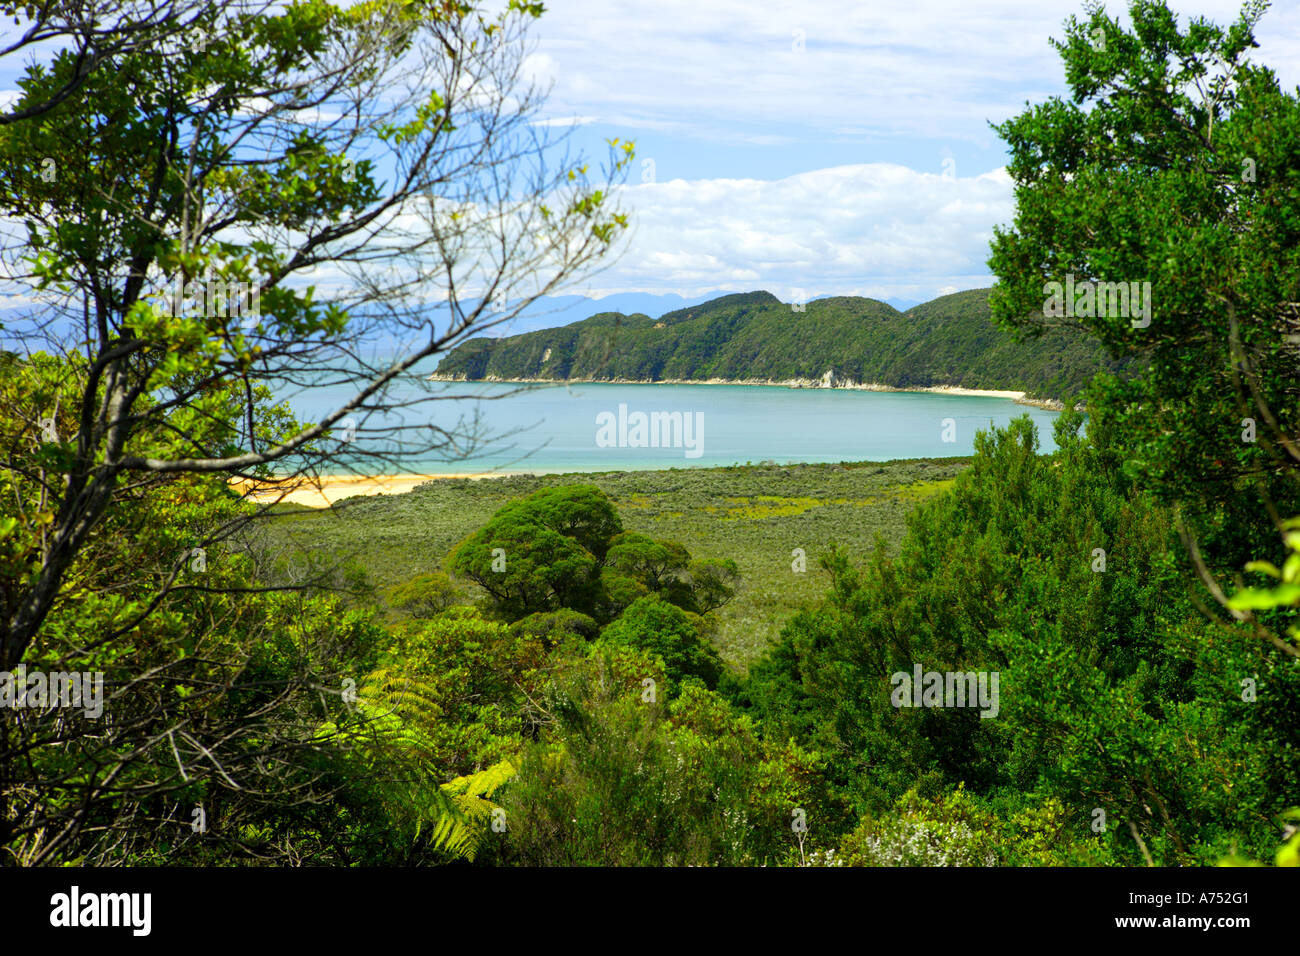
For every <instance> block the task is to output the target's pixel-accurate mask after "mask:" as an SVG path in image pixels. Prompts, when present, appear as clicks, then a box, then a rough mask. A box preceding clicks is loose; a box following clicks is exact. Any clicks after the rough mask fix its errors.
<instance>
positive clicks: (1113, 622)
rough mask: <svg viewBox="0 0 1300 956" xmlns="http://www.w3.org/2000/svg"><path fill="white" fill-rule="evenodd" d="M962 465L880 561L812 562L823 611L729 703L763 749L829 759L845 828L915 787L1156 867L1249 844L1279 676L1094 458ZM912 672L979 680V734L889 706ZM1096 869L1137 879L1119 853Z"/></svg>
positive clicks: (949, 718)
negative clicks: (821, 569) (994, 680)
mask: <svg viewBox="0 0 1300 956" xmlns="http://www.w3.org/2000/svg"><path fill="white" fill-rule="evenodd" d="M1066 430H1068V428H1067V429H1066ZM976 447H977V454H976V458H975V460H974V463H973V464H972V466H971V468H970V469H969V470H967V471H966V472H964V473H963V474H962V475H960V476H959V477H958V479H957V481H956V483H955V485H954V487H953V489H952V490H951V491H950V492H948V493H945V494H942V495H939V496H937V497H935V498H932V499H930V500H928V501H926V502H925V503H923V504H921V505H920V506H919V507H918V508H917V509H916V510H915V511H914V512H913V513H912V515H911V516H910V518H909V521H908V524H909V531H908V535H907V537H906V538H905V540H904V541H903V543H902V545H901V547H900V549H899V553H898V555H897V556H896V557H894V558H892V559H891V558H888V557H886V556H885V555H884V554H883V553H879V552H878V553H877V554H876V555H875V556H874V557H872V558H871V559H870V561H869V562H868V563H867V564H866V566H865V567H864V568H862V569H857V568H854V567H853V566H852V565H851V564H850V563H849V561H848V559H847V556H846V555H844V554H843V553H841V552H835V553H832V554H831V555H830V556H829V557H828V558H827V560H826V562H825V566H826V568H827V570H828V571H829V572H830V575H831V588H830V591H829V593H828V595H827V598H826V600H825V601H824V602H823V604H822V605H821V606H819V607H815V608H812V609H810V610H808V611H807V612H804V613H802V614H799V615H796V617H795V618H794V619H793V620H792V621H791V623H790V624H789V625H788V627H787V628H786V631H785V635H784V639H783V642H782V644H781V645H780V646H778V647H777V648H776V649H774V651H773V653H772V655H771V656H770V657H769V658H768V659H767V660H765V661H763V662H760V663H759V664H757V665H755V666H753V667H752V668H751V670H750V679H749V681H748V682H747V683H746V684H744V685H742V686H741V687H740V688H739V689H738V690H737V692H736V698H737V700H739V701H740V702H742V703H743V704H744V705H745V706H747V708H749V710H750V712H751V713H753V714H754V715H755V716H756V718H758V719H759V721H760V723H761V725H762V726H763V727H764V731H765V733H768V734H770V735H772V736H774V737H775V738H777V739H785V738H786V737H788V736H793V737H794V738H795V739H796V740H799V741H800V742H802V743H804V744H805V745H806V746H810V747H816V748H817V749H820V750H823V751H825V752H828V753H839V754H843V755H844V756H843V757H842V758H840V760H838V761H837V763H836V764H835V765H833V766H832V767H831V768H830V770H829V772H830V776H831V778H832V779H833V780H835V781H836V782H837V785H838V786H840V787H842V788H843V789H842V791H841V792H843V793H844V794H845V796H846V797H848V798H850V799H853V800H854V801H855V802H856V804H857V805H858V806H859V807H860V808H861V812H863V813H864V814H869V813H879V812H881V811H883V810H884V809H885V808H886V807H889V806H891V805H893V804H894V802H895V801H896V800H897V799H898V798H899V797H900V796H901V795H902V794H903V793H905V792H906V791H907V790H908V789H910V788H911V787H913V786H915V785H916V781H918V780H922V779H933V780H934V781H935V782H936V784H937V785H939V786H944V787H955V786H957V785H958V784H964V785H965V786H966V787H967V788H968V789H969V790H970V791H971V792H972V793H974V794H976V795H981V796H992V795H994V794H997V793H1000V792H1003V791H1008V792H1023V793H1038V794H1041V795H1042V797H1043V798H1045V799H1046V798H1052V797H1054V798H1056V799H1058V800H1060V801H1061V803H1062V804H1063V805H1065V806H1068V807H1071V808H1076V809H1075V810H1074V811H1073V812H1074V813H1076V814H1083V813H1086V812H1091V810H1092V808H1102V809H1104V810H1105V812H1106V814H1107V816H1108V817H1109V819H1110V826H1111V827H1112V829H1117V830H1118V831H1119V833H1120V835H1121V837H1122V836H1123V835H1125V834H1127V833H1128V832H1129V827H1130V824H1131V825H1132V826H1133V827H1136V828H1137V831H1138V832H1139V833H1140V834H1145V836H1144V841H1145V843H1146V846H1147V848H1148V850H1149V851H1150V852H1151V853H1152V854H1153V855H1155V856H1156V858H1157V859H1160V860H1163V861H1186V860H1192V859H1194V860H1198V861H1201V862H1204V861H1207V860H1209V859H1212V858H1213V856H1214V854H1216V853H1217V852H1219V848H1220V847H1224V848H1226V847H1227V844H1228V842H1229V841H1230V840H1231V839H1237V840H1239V841H1241V842H1243V843H1248V844H1249V845H1251V846H1259V845H1261V842H1262V841H1264V840H1265V839H1266V829H1265V827H1264V826H1262V822H1263V821H1264V820H1266V819H1267V817H1268V815H1269V813H1271V812H1276V810H1277V809H1279V808H1278V807H1277V801H1278V800H1279V794H1281V793H1283V792H1284V790H1285V786H1286V785H1285V783H1283V781H1284V780H1285V779H1287V775H1288V774H1294V773H1295V766H1294V760H1293V758H1292V756H1291V755H1292V754H1294V753H1295V747H1294V740H1295V727H1296V723H1295V716H1294V713H1293V708H1292V706H1291V701H1293V700H1294V690H1293V688H1295V686H1296V678H1297V672H1296V668H1295V667H1294V666H1291V665H1290V664H1286V663H1282V662H1277V661H1271V662H1265V661H1261V660H1260V659H1259V657H1258V655H1257V654H1254V653H1252V647H1251V644H1250V643H1249V634H1248V633H1247V632H1245V631H1244V630H1243V629H1240V628H1238V629H1235V630H1234V629H1224V628H1223V627H1221V626H1220V625H1216V624H1212V623H1210V622H1206V621H1204V620H1203V619H1201V617H1200V615H1199V614H1198V613H1197V611H1196V609H1195V608H1194V607H1193V606H1192V604H1191V603H1190V602H1189V601H1188V599H1187V596H1186V591H1185V585H1184V583H1183V582H1184V575H1185V574H1186V571H1185V570H1184V569H1183V568H1182V567H1180V566H1179V561H1178V559H1177V554H1178V542H1177V540H1176V538H1174V537H1173V536H1172V535H1171V529H1170V525H1171V522H1170V519H1169V516H1168V514H1167V512H1164V511H1163V510H1162V509H1161V508H1160V507H1159V506H1158V505H1156V504H1155V503H1153V502H1152V501H1150V500H1149V499H1147V498H1146V497H1145V496H1143V495H1142V494H1141V493H1140V492H1138V491H1137V490H1136V489H1133V488H1132V487H1130V486H1127V484H1126V482H1125V481H1124V479H1123V478H1122V477H1121V476H1120V475H1119V474H1117V473H1116V472H1115V471H1114V470H1112V469H1111V468H1109V467H1107V466H1106V464H1105V462H1106V460H1107V457H1108V452H1107V450H1106V449H1104V448H1103V449H1097V448H1095V447H1094V446H1093V445H1092V443H1091V442H1090V441H1084V440H1082V439H1076V440H1071V441H1068V442H1066V443H1065V447H1063V448H1062V450H1061V451H1059V452H1058V453H1056V454H1054V455H1052V456H1049V457H1042V456H1038V455H1036V453H1035V452H1036V448H1035V435H1034V431H1033V428H1032V426H1031V424H1030V422H1029V421H1028V420H1027V419H1019V420H1016V421H1014V422H1013V423H1012V424H1011V425H1010V426H1009V427H1008V428H1007V429H1006V430H994V431H993V432H992V433H988V434H983V433H982V434H981V435H980V437H979V438H978V439H977V445H976ZM1096 549H1103V550H1104V552H1105V556H1104V557H1105V570H1104V571H1102V570H1099V568H1100V564H1099V552H1098V551H1097V550H1096ZM916 664H920V665H921V666H922V667H923V669H924V670H927V671H929V670H936V671H941V672H942V671H958V672H970V671H983V672H986V673H997V674H999V675H1000V709H999V711H998V714H997V715H996V717H994V718H993V719H985V718H982V717H981V716H980V714H979V712H978V711H976V710H974V709H957V708H910V707H906V708H895V707H894V706H893V705H892V702H891V686H890V680H889V678H890V675H891V674H892V673H894V672H897V671H903V672H907V673H910V672H911V671H912V669H913V666H914V665H916ZM1252 674H1255V675H1257V677H1258V680H1259V683H1260V685H1261V686H1267V687H1268V688H1269V690H1268V693H1267V694H1263V695H1261V697H1260V700H1259V701H1258V702H1246V701H1245V700H1243V698H1242V696H1241V695H1240V690H1241V686H1240V685H1241V680H1242V679H1243V678H1245V677H1248V676H1250V675H1252ZM1073 823H1074V826H1075V828H1076V830H1077V829H1079V828H1080V827H1082V826H1084V825H1085V823H1086V821H1084V820H1082V819H1080V818H1078V817H1076V818H1075V820H1074V821H1073ZM1115 853H1116V859H1117V860H1122V861H1126V862H1140V861H1141V860H1142V852H1141V849H1140V848H1139V847H1138V846H1137V845H1136V843H1135V842H1133V841H1127V840H1125V841H1123V842H1122V843H1120V844H1117V845H1116V847H1115Z"/></svg>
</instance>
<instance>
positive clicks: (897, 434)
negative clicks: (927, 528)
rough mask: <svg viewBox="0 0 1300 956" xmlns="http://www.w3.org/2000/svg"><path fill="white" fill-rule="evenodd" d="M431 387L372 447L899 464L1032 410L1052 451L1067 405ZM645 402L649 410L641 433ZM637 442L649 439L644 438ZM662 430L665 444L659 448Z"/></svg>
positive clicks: (305, 403)
mask: <svg viewBox="0 0 1300 956" xmlns="http://www.w3.org/2000/svg"><path fill="white" fill-rule="evenodd" d="M432 388H433V392H432V394H435V395H439V396H441V397H440V398H439V399H438V400H437V401H431V402H427V403H425V404H421V405H416V406H413V407H408V408H405V409H401V410H400V411H394V412H391V413H387V414H385V415H382V416H381V415H372V416H371V417H370V418H368V419H362V418H360V417H358V418H357V419H356V426H357V434H356V438H355V439H354V441H356V442H357V443H358V444H361V443H363V442H364V444H365V445H366V446H367V447H372V448H373V447H376V446H381V447H382V446H383V445H385V443H394V442H396V441H397V440H398V438H397V436H401V437H400V440H401V441H405V442H416V441H420V440H427V438H428V437H429V432H428V426H430V425H433V426H436V427H440V428H444V429H447V430H449V431H453V432H461V433H463V432H464V431H465V430H466V429H467V428H471V427H472V428H473V430H475V431H476V432H477V433H478V434H479V435H480V436H482V437H483V438H487V439H493V436H495V438H494V440H487V441H479V442H477V443H470V444H469V445H466V444H462V445H461V446H460V448H459V449H457V450H452V451H444V452H439V453H434V454H430V455H423V456H420V457H419V458H416V459H404V460H403V461H402V462H401V467H400V469H399V470H401V471H404V472H407V473H418V474H431V473H438V472H481V471H504V472H513V471H533V472H569V471H631V470H638V469H663V468H694V467H712V466H718V465H732V464H745V463H746V462H752V463H755V464H757V463H759V462H762V461H769V460H770V461H775V462H777V463H779V464H788V463H794V462H841V461H888V460H890V459H896V458H943V457H953V456H965V455H970V454H973V452H974V440H975V433H976V431H977V430H981V429H984V430H987V429H988V428H989V426H990V424H996V425H999V426H1005V425H1006V424H1007V422H1009V421H1010V420H1011V419H1012V418H1016V417H1019V416H1021V415H1025V414H1028V415H1029V416H1030V417H1031V418H1032V419H1033V420H1034V422H1035V424H1036V425H1037V426H1038V434H1039V442H1040V448H1041V450H1042V451H1045V452H1046V451H1052V450H1054V449H1055V444H1054V443H1053V441H1052V423H1053V420H1054V419H1055V418H1056V415H1057V413H1056V412H1050V411H1046V410H1043V409H1037V408H1031V407H1028V406H1024V405H1017V404H1015V403H1014V402H1013V401H1011V400H1009V399H1001V398H983V397H973V396H970V397H968V396H954V395H936V394H931V393H926V392H866V391H850V390H846V389H810V388H802V389H801V388H779V387H772V386H762V385H606V384H599V385H596V384H575V385H570V386H563V385H561V386H547V387H536V388H532V387H530V389H529V390H527V391H525V392H518V386H510V385H501V384H495V383H486V382H471V383H454V384H453V383H438V384H436V385H433V386H432ZM511 392H515V394H510V393H511ZM423 394H425V393H424V392H423V391H422V390H421V386H420V385H419V384H417V383H415V382H413V381H412V382H408V383H406V384H403V385H399V386H397V387H395V388H394V389H393V390H392V391H391V392H390V393H389V399H390V400H391V401H402V400H405V399H409V398H415V397H417V396H420V395H423ZM452 396H456V397H452ZM282 397H285V398H287V400H288V401H289V403H290V405H291V406H292V407H293V409H294V410H295V412H297V413H298V415H299V416H300V418H301V419H302V420H311V419H318V418H319V417H320V416H322V415H324V414H326V413H327V412H330V411H333V410H334V409H335V408H337V407H338V405H339V403H340V402H341V401H342V400H343V399H345V398H346V397H347V391H346V390H345V389H343V388H341V387H339V388H336V387H330V388H313V389H307V390H304V391H299V392H297V393H296V394H294V395H292V396H282ZM620 406H622V407H621V408H620ZM637 413H641V415H643V416H644V418H645V426H646V427H644V428H642V429H641V430H640V432H638V427H637V426H638V421H639V419H638V417H637ZM654 413H658V414H657V415H654ZM673 413H680V416H681V417H680V419H677V418H676V417H674V416H673ZM476 415H477V423H476V424H475V416H476ZM679 423H680V424H679ZM651 425H653V426H654V427H653V429H652V428H651V427H650V426H651ZM396 426H403V427H405V429H406V431H399V430H397V428H396ZM651 431H653V432H654V435H653V437H652V436H651V434H650V432H651ZM421 432H423V433H421ZM505 433H514V434H511V435H509V436H508V437H502V436H503V435H504V434H505ZM945 438H948V439H951V440H945ZM674 439H675V440H676V441H675V442H674ZM638 440H645V441H646V442H647V444H646V447H637V445H638ZM656 440H657V441H658V443H660V444H661V447H651V446H650V444H649V443H650V442H653V441H656ZM663 445H667V446H668V447H662V446H663ZM340 470H343V469H340Z"/></svg>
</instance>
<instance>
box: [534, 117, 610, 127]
mask: <svg viewBox="0 0 1300 956" xmlns="http://www.w3.org/2000/svg"><path fill="white" fill-rule="evenodd" d="M594 122H596V117H594V116H557V117H554V118H552V119H541V120H533V121H532V122H531V123H529V124H528V125H529V126H590V125H591V124H592V123H594Z"/></svg>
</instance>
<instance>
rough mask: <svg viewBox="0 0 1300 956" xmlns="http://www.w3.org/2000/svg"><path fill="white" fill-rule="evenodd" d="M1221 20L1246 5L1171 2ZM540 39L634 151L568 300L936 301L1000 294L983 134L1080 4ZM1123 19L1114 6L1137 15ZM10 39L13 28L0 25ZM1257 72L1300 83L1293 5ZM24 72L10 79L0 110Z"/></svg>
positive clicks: (613, 30)
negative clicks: (606, 248)
mask: <svg viewBox="0 0 1300 956" xmlns="http://www.w3.org/2000/svg"><path fill="white" fill-rule="evenodd" d="M1174 7H1175V9H1176V10H1177V11H1178V12H1179V14H1180V15H1181V18H1182V20H1183V22H1184V23H1185V22H1186V21H1187V19H1188V18H1190V17H1192V16H1198V15H1203V16H1207V17H1209V18H1210V19H1212V20H1215V21H1216V22H1219V23H1221V24H1226V23H1229V22H1231V21H1232V20H1234V19H1235V18H1236V16H1237V14H1238V12H1239V10H1240V4H1239V2H1238V0H1175V3H1174ZM547 8H548V9H547V12H546V14H545V15H544V16H543V17H542V18H541V19H540V20H539V21H538V22H537V23H536V25H535V26H534V28H533V29H532V33H531V37H530V42H531V44H532V48H531V53H530V55H529V57H528V59H527V60H526V61H525V65H526V71H527V73H528V75H529V76H530V77H531V78H532V79H533V80H534V81H536V82H537V83H539V84H540V85H541V86H543V87H544V88H549V91H550V93H549V98H548V99H547V101H546V104H545V106H544V108H543V111H542V113H541V114H540V120H539V121H540V122H542V123H545V124H548V125H551V126H554V127H557V128H558V129H568V130H569V131H570V132H571V136H572V139H571V144H572V145H573V146H575V147H579V148H581V149H582V150H583V151H584V152H585V153H587V154H588V155H589V156H591V157H593V158H601V157H604V156H605V155H606V148H605V145H604V144H605V140H606V139H609V138H612V137H619V138H621V139H632V140H634V141H635V142H636V143H637V157H636V160H635V161H634V163H633V166H632V169H631V175H630V177H629V180H628V185H627V186H626V187H625V189H624V190H623V195H622V197H621V198H622V200H623V202H624V204H625V205H626V206H627V207H628V208H630V210H631V211H632V214H633V215H632V222H633V231H632V234H631V235H630V236H629V237H628V238H627V240H626V241H625V242H624V243H623V244H622V246H621V248H620V250H619V253H620V254H619V255H618V257H617V258H615V259H611V261H610V263H609V264H608V265H607V267H606V268H604V269H603V270H602V271H600V272H598V273H597V274H595V275H594V276H592V277H590V278H588V279H586V280H584V281H583V282H582V283H581V284H579V285H577V286H571V287H569V288H567V289H565V290H564V291H565V292H566V293H580V294H585V295H588V296H591V297H600V296H605V295H610V294H614V293H632V292H637V293H651V294H658V295H665V294H676V295H680V296H686V297H688V298H692V299H696V298H698V297H701V296H704V295H706V294H720V293H723V292H728V291H749V290H753V289H766V290H768V291H770V292H772V293H774V294H775V295H777V296H778V297H780V298H782V299H784V300H792V299H797V298H800V297H804V298H815V297H818V296H824V295H867V296H872V297H874V298H880V299H895V300H908V301H924V300H928V299H930V298H933V297H935V296H937V295H942V294H945V293H947V292H954V291H958V290H961V289H969V288H974V287H979V286H986V285H989V284H991V282H992V280H991V277H990V276H989V274H988V269H987V266H986V265H985V262H986V259H987V256H988V243H989V240H990V239H991V237H992V230H993V226H994V225H995V224H1006V223H1009V222H1010V221H1011V219H1012V216H1013V203H1012V190H1011V183H1010V180H1009V179H1008V177H1007V176H1006V174H1005V171H1004V170H1003V166H1004V164H1005V162H1006V159H1007V157H1006V153H1005V151H1004V149H1003V144H1002V143H1001V141H1000V140H999V139H998V138H997V136H996V134H995V133H994V132H993V130H992V129H990V127H989V124H990V122H1000V121H1002V120H1004V119H1006V118H1008V117H1010V116H1012V115H1015V114H1016V113H1018V112H1020V111H1021V110H1022V109H1023V108H1024V106H1025V104H1026V102H1030V103H1039V102H1042V101H1044V100H1045V99H1047V98H1048V97H1050V96H1052V95H1054V94H1058V95H1064V94H1065V88H1064V84H1063V81H1062V70H1061V65H1060V61H1059V58H1058V56H1057V54H1056V52H1055V51H1054V50H1053V49H1052V48H1051V46H1050V45H1049V43H1048V38H1049V37H1053V36H1055V37H1058V38H1059V37H1062V36H1063V35H1064V29H1063V23H1064V21H1065V19H1066V18H1067V17H1068V16H1069V15H1070V14H1076V15H1079V16H1083V7H1082V3H1081V2H1080V0H867V2H863V0H846V2H839V0H834V2H832V0H802V2H800V3H798V4H794V3H790V2H788V0H784V2H783V0H655V2H653V3H632V2H613V0H552V2H549V3H547ZM1126 8H1127V5H1126V4H1124V3H1116V2H1111V3H1108V4H1107V9H1108V10H1109V11H1110V12H1111V13H1112V14H1115V13H1118V14H1120V15H1121V19H1122V20H1126V19H1127V18H1126V17H1125V16H1124V15H1123V11H1124V10H1126ZM0 32H3V28H0ZM1257 37H1258V39H1259V41H1260V47H1259V49H1258V50H1256V51H1254V53H1253V54H1252V56H1253V59H1254V60H1255V61H1256V62H1260V63H1263V64H1266V65H1268V66H1271V67H1272V68H1273V69H1274V70H1275V71H1277V73H1278V74H1279V77H1280V79H1281V81H1282V83H1283V85H1284V86H1285V87H1286V88H1288V89H1293V88H1294V87H1296V85H1297V84H1298V83H1300V0H1276V2H1275V3H1274V9H1272V10H1270V11H1269V12H1268V13H1267V14H1266V15H1265V17H1264V20H1263V21H1262V23H1261V25H1260V27H1259V29H1258V31H1257ZM19 66H20V64H19V63H18V62H17V61H16V60H12V59H11V60H10V61H9V62H6V63H3V64H0V102H3V101H4V100H5V99H7V98H10V97H12V96H13V95H14V94H13V92H12V91H13V90H14V83H15V80H16V78H17V68H18V67H19Z"/></svg>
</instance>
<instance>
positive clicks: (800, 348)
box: [435, 289, 1140, 401]
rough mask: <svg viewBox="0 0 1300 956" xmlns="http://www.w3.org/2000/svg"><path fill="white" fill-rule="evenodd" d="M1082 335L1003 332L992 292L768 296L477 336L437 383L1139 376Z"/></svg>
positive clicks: (1131, 363)
mask: <svg viewBox="0 0 1300 956" xmlns="http://www.w3.org/2000/svg"><path fill="white" fill-rule="evenodd" d="M1139 363H1140V358H1124V359H1112V358H1110V357H1109V356H1107V354H1106V353H1105V350H1104V349H1103V348H1102V347H1101V346H1100V344H1099V343H1098V342H1097V341H1096V340H1095V339H1091V338H1089V337H1087V336H1085V335H1083V334H1081V333H1080V332H1079V331H1078V330H1069V329H1055V330H1052V331H1050V332H1048V333H1046V334H1044V335H1041V336H1039V337H1037V338H1032V339H1023V338H1017V336H1015V335H1013V334H1011V333H1010V332H1008V331H1006V330H1005V329H1003V328H1002V327H1000V326H998V325H997V324H996V323H995V322H994V321H993V318H992V312H991V309H990V307H989V290H988V289H971V290H969V291H966V292H957V293H954V294H952V295H945V296H941V297H940V298H938V299H935V300H934V301H932V302H926V303H924V304H922V305H918V306H914V307H913V308H910V309H908V310H907V311H905V312H899V311H898V310H897V309H895V308H894V307H893V306H891V305H889V304H887V303H884V302H878V301H876V300H875V299H866V298H859V297H854V296H838V297H835V298H829V299H815V300H813V301H811V302H807V303H791V302H781V301H779V300H778V299H777V298H776V296H774V295H772V294H771V293H768V292H751V293H742V294H732V295H725V296H720V297H718V298H716V299H712V300H710V301H708V302H704V303H701V304H700V305H696V306H692V307H690V308H687V309H679V310H676V311H673V312H668V313H666V314H664V315H662V316H659V317H658V318H657V319H655V318H651V317H650V316H647V315H623V314H622V313H619V312H603V313H599V314H597V315H593V316H592V317H591V318H589V319H585V320H583V321H581V322H574V323H572V324H571V325H566V326H563V327H561V328H554V329H541V330H539V331H536V332H527V333H524V334H522V335H514V336H508V337H504V338H499V339H493V338H475V339H470V340H469V341H467V342H465V343H464V344H462V345H460V346H458V347H457V348H456V349H455V350H453V351H452V352H449V353H448V354H447V356H446V357H445V358H443V359H442V361H441V362H440V363H439V364H438V371H437V372H436V373H435V377H437V378H446V379H453V380H461V379H467V380H477V379H486V380H490V381H529V380H534V379H540V380H560V381H594V382H599V381H624V382H662V381H672V382H707V381H727V382H764V383H774V384H775V383H782V382H798V383H807V384H826V385H840V386H843V385H867V384H875V385H884V386H888V387H890V388H918V387H920V388H924V387H931V386H943V385H948V386H957V387H960V388H973V389H991V390H1005V391H1021V392H1026V393H1027V394H1028V395H1029V396H1031V397H1037V398H1040V399H1056V400H1058V401H1059V400H1060V399H1061V397H1062V396H1066V395H1073V394H1075V393H1076V392H1078V391H1079V390H1080V389H1081V388H1082V387H1083V386H1084V385H1085V384H1086V383H1087V382H1088V381H1089V380H1090V379H1091V378H1092V377H1093V376H1094V375H1095V374H1097V372H1099V371H1103V370H1104V371H1109V372H1112V373H1117V374H1128V373H1130V372H1131V370H1132V369H1133V368H1134V367H1136V366H1137V365H1138V364H1139Z"/></svg>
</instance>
